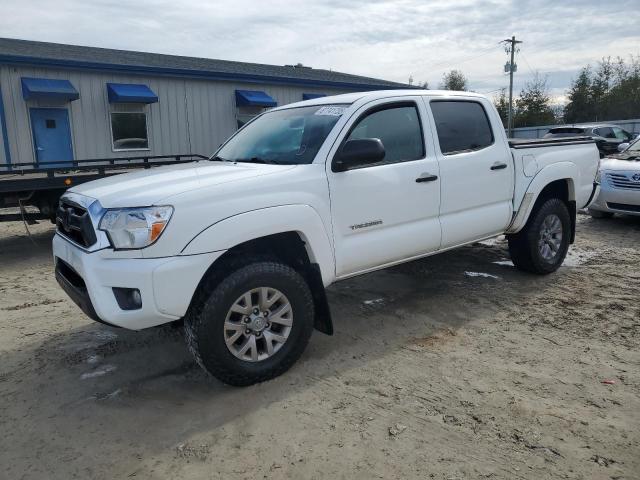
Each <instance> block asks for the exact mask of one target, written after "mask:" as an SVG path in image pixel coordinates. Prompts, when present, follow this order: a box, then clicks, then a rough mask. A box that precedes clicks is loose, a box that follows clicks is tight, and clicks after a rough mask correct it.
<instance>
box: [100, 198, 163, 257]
mask: <svg viewBox="0 0 640 480" xmlns="http://www.w3.org/2000/svg"><path fill="white" fill-rule="evenodd" d="M172 213H173V207H171V206H168V205H167V206H164V207H141V208H118V209H114V210H107V212H106V213H105V214H104V215H103V217H102V220H100V227H99V228H100V230H103V231H105V232H107V235H108V236H109V240H110V241H111V244H112V245H113V247H114V248H116V249H137V248H144V247H148V246H149V245H151V244H152V243H154V242H155V241H156V240H157V239H158V238H159V237H160V235H162V232H163V231H164V229H165V227H166V226H167V224H168V223H169V219H170V218H171V214H172Z"/></svg>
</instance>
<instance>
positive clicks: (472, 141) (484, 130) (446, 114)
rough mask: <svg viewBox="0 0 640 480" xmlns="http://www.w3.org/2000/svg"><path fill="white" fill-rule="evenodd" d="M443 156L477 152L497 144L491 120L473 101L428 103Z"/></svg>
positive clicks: (479, 104) (433, 101)
mask: <svg viewBox="0 0 640 480" xmlns="http://www.w3.org/2000/svg"><path fill="white" fill-rule="evenodd" d="M429 105H430V106H431V112H432V114H433V119H434V121H435V125H436V132H437V134H438V142H439V143H440V151H441V152H442V154H443V155H456V154H459V153H467V152H474V151H478V150H482V149H484V148H487V147H489V146H491V145H493V143H494V136H493V130H492V128H491V123H490V121H489V117H488V115H487V112H486V111H485V109H484V107H483V106H482V104H481V103H480V102H476V101H474V100H432V101H431V102H429Z"/></svg>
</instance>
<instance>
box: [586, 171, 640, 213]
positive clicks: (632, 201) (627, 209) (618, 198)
mask: <svg viewBox="0 0 640 480" xmlns="http://www.w3.org/2000/svg"><path fill="white" fill-rule="evenodd" d="M607 173H608V171H605V172H604V175H603V179H602V183H601V185H600V191H599V192H598V195H597V197H596V198H595V199H594V201H593V202H592V203H591V204H590V205H589V209H590V210H598V211H600V212H610V213H623V214H626V215H640V188H639V189H635V188H634V189H632V188H619V187H615V186H614V185H612V184H611V181H610V180H609V179H608V177H607V175H606V174H607Z"/></svg>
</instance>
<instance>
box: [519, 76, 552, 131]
mask: <svg viewBox="0 0 640 480" xmlns="http://www.w3.org/2000/svg"><path fill="white" fill-rule="evenodd" d="M514 113H515V115H514V122H513V125H514V127H530V126H535V125H550V124H553V123H556V117H555V115H554V113H553V108H552V106H551V97H550V96H549V89H548V88H547V79H546V78H542V77H540V75H538V74H537V73H536V74H535V76H534V77H533V79H532V80H531V81H530V82H527V83H526V84H525V86H524V88H523V89H522V91H521V92H520V96H519V97H518V99H517V100H516V108H515V112H514Z"/></svg>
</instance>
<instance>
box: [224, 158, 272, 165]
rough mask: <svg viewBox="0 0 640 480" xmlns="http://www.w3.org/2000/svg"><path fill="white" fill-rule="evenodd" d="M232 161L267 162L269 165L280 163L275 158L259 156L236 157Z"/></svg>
mask: <svg viewBox="0 0 640 480" xmlns="http://www.w3.org/2000/svg"><path fill="white" fill-rule="evenodd" d="M234 162H241V163H267V164H269V165H282V163H281V162H278V161H276V160H270V159H268V158H259V157H251V158H238V159H237V160H234Z"/></svg>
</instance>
